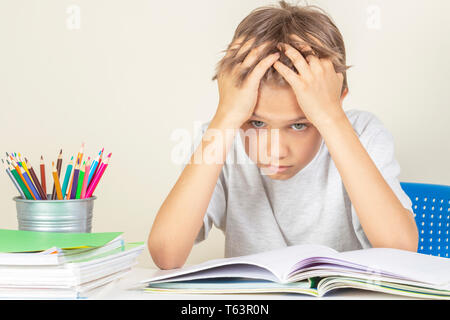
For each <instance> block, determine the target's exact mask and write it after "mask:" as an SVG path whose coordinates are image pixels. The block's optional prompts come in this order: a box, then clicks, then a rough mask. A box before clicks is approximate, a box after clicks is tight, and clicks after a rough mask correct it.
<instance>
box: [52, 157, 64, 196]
mask: <svg viewBox="0 0 450 320" xmlns="http://www.w3.org/2000/svg"><path fill="white" fill-rule="evenodd" d="M61 167H62V149H61V151H59V155H58V160H57V161H56V171H57V172H58V180H59V176H60V174H61ZM52 200H56V188H55V184H54V183H53V191H52Z"/></svg>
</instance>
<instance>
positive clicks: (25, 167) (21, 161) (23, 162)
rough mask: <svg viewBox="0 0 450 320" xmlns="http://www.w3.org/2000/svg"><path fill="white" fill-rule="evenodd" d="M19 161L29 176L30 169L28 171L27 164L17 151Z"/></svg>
mask: <svg viewBox="0 0 450 320" xmlns="http://www.w3.org/2000/svg"><path fill="white" fill-rule="evenodd" d="M19 161H20V163H21V164H22V167H23V168H24V169H25V171H26V172H27V173H28V176H30V177H31V174H30V171H28V167H27V165H26V164H25V161H23V160H22V156H21V155H20V153H19Z"/></svg>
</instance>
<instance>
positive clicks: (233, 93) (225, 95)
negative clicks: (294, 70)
mask: <svg viewBox="0 0 450 320" xmlns="http://www.w3.org/2000/svg"><path fill="white" fill-rule="evenodd" d="M241 40H242V38H239V39H236V41H235V42H234V43H233V44H232V45H231V47H230V49H233V48H236V47H239V46H240V45H241ZM253 40H254V39H250V40H248V41H247V42H246V43H245V44H244V45H242V47H241V48H240V49H239V51H238V53H237V56H239V55H240V54H242V53H243V52H245V51H246V50H248V48H249V47H250V46H251V44H252V43H253ZM266 45H267V43H263V44H261V45H260V46H258V47H256V48H253V49H252V50H251V51H250V52H249V53H248V55H247V56H246V57H245V59H244V61H243V62H242V63H240V64H238V65H236V66H235V67H234V69H233V70H231V71H230V72H227V73H225V72H222V74H219V75H218V77H217V83H218V86H219V106H218V108H217V111H216V115H215V117H219V118H220V119H221V120H225V121H226V122H227V123H228V124H231V125H232V126H234V127H236V128H239V127H240V126H241V125H242V124H243V123H244V122H245V121H247V120H248V119H249V118H250V117H251V116H252V114H253V110H254V108H255V106H256V102H257V98H258V89H259V84H260V80H261V78H262V77H263V76H264V74H265V73H266V71H267V70H268V69H269V68H270V67H271V66H272V65H273V63H274V62H275V61H276V60H277V59H278V58H279V57H280V53H279V52H277V53H274V54H271V55H268V56H267V57H265V58H264V59H262V60H261V61H260V62H259V63H258V64H257V65H256V66H255V68H254V69H253V70H252V71H251V72H250V73H249V75H248V76H247V78H246V79H245V80H244V82H243V83H242V85H241V86H240V87H237V80H238V75H239V74H240V72H241V71H242V70H243V69H245V68H247V67H249V66H251V65H252V64H253V63H254V62H255V60H257V59H258V56H259V53H260V51H261V49H263V48H264V47H265V46H266ZM230 54H231V50H229V51H228V52H227V54H226V56H227V55H230Z"/></svg>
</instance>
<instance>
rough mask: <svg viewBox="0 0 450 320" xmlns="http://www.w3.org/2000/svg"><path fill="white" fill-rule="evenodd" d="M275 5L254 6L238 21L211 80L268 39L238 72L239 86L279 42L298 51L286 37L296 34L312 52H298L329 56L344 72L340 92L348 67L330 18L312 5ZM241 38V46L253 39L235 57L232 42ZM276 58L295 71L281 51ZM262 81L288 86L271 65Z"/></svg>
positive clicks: (229, 68) (237, 49)
mask: <svg viewBox="0 0 450 320" xmlns="http://www.w3.org/2000/svg"><path fill="white" fill-rule="evenodd" d="M278 5H279V6H277V5H268V6H263V7H259V8H257V9H254V10H253V11H252V12H251V13H250V14H249V15H248V16H247V17H245V18H244V20H242V21H241V23H239V25H238V26H237V28H236V30H235V33H234V36H233V39H232V41H231V42H230V44H229V45H228V47H227V49H226V50H223V51H222V52H227V51H228V50H230V53H231V54H230V55H229V56H228V57H224V58H222V59H221V60H220V61H219V62H218V63H217V66H216V73H215V75H214V76H213V78H212V80H216V79H217V76H218V75H219V74H221V73H222V72H227V71H230V70H231V69H233V68H234V66H235V65H236V64H238V63H241V62H242V61H243V60H244V59H245V57H246V56H247V54H248V53H249V52H250V50H252V49H253V48H254V47H257V46H259V45H260V44H262V43H264V42H267V41H268V42H269V44H268V45H267V46H266V47H265V48H264V50H262V51H261V54H260V56H259V58H258V59H257V61H256V62H255V63H254V64H253V65H252V66H250V67H249V68H246V69H245V70H243V71H242V72H241V74H240V75H239V78H238V83H237V85H238V86H240V85H241V84H242V82H243V81H244V80H245V79H246V77H247V75H248V74H249V73H250V72H251V71H252V70H253V68H254V67H255V66H256V65H257V64H258V62H259V61H261V60H262V59H263V58H264V57H266V56H268V55H270V54H272V53H275V52H279V50H278V49H277V44H278V43H279V42H284V43H288V44H290V45H291V46H293V47H294V48H297V49H298V50H299V51H300V47H299V42H298V41H295V40H294V39H292V38H290V37H289V35H290V34H295V35H297V36H298V37H299V38H300V39H302V40H303V42H302V44H308V45H309V46H310V47H311V49H312V51H313V52H307V51H305V50H303V51H301V52H302V54H303V55H304V56H305V57H306V56H307V55H308V54H310V53H313V54H315V55H316V56H317V57H319V58H323V59H324V58H329V59H330V60H331V61H332V62H333V65H334V69H335V71H336V72H341V73H342V74H343V75H344V80H343V85H342V91H341V94H342V92H343V91H344V90H345V88H348V85H347V75H346V70H347V69H348V68H350V67H351V66H347V65H346V64H345V58H346V57H345V46H344V40H343V38H342V35H341V33H340V32H339V30H338V28H337V27H336V25H335V24H334V22H333V21H332V19H331V18H330V17H329V15H328V14H327V13H326V12H325V11H324V10H323V9H321V8H319V7H317V6H314V5H305V6H298V5H292V4H289V3H287V2H286V1H279V3H278ZM241 37H242V38H243V40H242V42H240V43H241V45H243V44H244V43H245V42H246V41H247V40H249V39H252V38H254V41H253V43H252V45H251V46H250V47H249V48H248V50H247V51H246V52H243V53H242V54H240V55H239V56H237V52H238V51H239V49H240V47H241V45H238V46H233V48H231V45H232V44H233V43H234V41H235V40H236V39H238V38H241ZM279 60H280V61H281V62H282V63H284V64H285V65H287V66H288V67H290V68H291V69H292V70H294V71H295V72H297V70H296V69H295V67H294V65H293V64H292V62H291V60H290V59H289V58H288V57H287V56H285V55H284V54H283V53H281V56H280V58H279ZM263 83H270V84H275V85H277V86H282V87H283V86H288V85H289V84H288V83H287V82H286V81H285V80H284V78H283V77H282V76H281V75H280V74H279V73H278V72H277V71H276V70H275V68H274V67H270V68H269V69H268V70H267V72H266V73H265V75H264V77H263V78H262V79H261V84H263Z"/></svg>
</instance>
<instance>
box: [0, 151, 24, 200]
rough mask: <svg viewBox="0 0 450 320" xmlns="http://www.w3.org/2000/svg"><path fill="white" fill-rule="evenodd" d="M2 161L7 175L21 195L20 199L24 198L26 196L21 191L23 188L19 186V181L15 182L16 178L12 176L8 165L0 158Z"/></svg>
mask: <svg viewBox="0 0 450 320" xmlns="http://www.w3.org/2000/svg"><path fill="white" fill-rule="evenodd" d="M2 163H3V166H4V167H5V170H6V173H7V174H8V177H9V178H10V179H11V180H12V182H13V183H14V186H15V187H16V189H17V191H19V194H20V196H21V197H22V199H26V198H27V197H26V196H25V194H24V193H23V190H22V189H21V187H20V185H19V183H18V182H17V180H16V178H14V176H13V174H12V173H11V169H10V167H9V166H8V164H7V163H6V162H5V161H3V159H2Z"/></svg>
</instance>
